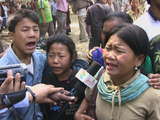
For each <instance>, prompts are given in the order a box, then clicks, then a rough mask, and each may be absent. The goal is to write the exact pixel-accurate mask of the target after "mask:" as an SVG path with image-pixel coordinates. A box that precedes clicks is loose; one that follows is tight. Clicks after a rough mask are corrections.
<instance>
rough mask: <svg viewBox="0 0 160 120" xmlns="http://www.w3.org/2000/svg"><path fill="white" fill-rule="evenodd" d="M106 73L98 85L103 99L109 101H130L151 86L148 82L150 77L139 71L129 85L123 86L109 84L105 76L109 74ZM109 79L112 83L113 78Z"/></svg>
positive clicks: (116, 102)
mask: <svg viewBox="0 0 160 120" xmlns="http://www.w3.org/2000/svg"><path fill="white" fill-rule="evenodd" d="M104 74H105V73H104ZM104 74H103V75H102V77H101V78H100V80H99V83H98V85H97V87H98V92H99V94H100V95H101V97H102V99H103V100H105V101H107V102H109V103H113V102H114V103H115V104H118V103H120V104H121V103H122V104H123V103H126V102H129V101H131V100H134V99H136V98H137V97H139V96H140V95H141V94H142V93H144V92H145V91H146V90H147V89H148V88H149V87H150V86H149V84H148V83H147V82H148V79H149V78H148V77H146V76H145V75H143V74H141V73H140V72H139V71H137V73H136V74H135V75H134V76H133V77H132V78H131V79H132V81H131V82H130V83H129V84H128V85H123V86H114V85H113V84H108V82H107V83H106V82H105V77H107V76H105V75H104ZM108 77H109V76H108ZM107 79H108V78H107ZM107 81H108V80H107ZM109 81H110V83H111V80H109Z"/></svg>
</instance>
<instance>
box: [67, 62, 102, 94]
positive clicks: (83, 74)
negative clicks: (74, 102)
mask: <svg viewBox="0 0 160 120" xmlns="http://www.w3.org/2000/svg"><path fill="white" fill-rule="evenodd" d="M101 67H102V66H101V65H100V64H99V63H97V62H96V61H93V62H92V63H91V65H90V66H89V68H88V69H87V70H84V69H83V68H81V69H80V70H79V71H78V73H77V74H76V76H75V77H76V78H75V79H76V80H77V82H76V83H75V85H74V88H72V89H71V90H70V94H69V95H70V96H75V97H76V96H79V95H80V94H81V93H82V92H84V90H85V88H86V87H87V86H88V87H90V88H93V87H94V86H95V85H96V83H97V80H96V79H95V78H94V77H93V76H95V75H96V73H97V72H98V71H99V70H100V68H101Z"/></svg>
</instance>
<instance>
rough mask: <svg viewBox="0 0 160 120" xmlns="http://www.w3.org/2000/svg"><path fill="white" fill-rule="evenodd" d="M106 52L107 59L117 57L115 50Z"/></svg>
mask: <svg viewBox="0 0 160 120" xmlns="http://www.w3.org/2000/svg"><path fill="white" fill-rule="evenodd" d="M105 53H106V54H105V57H106V58H107V59H110V60H114V59H115V58H116V54H115V53H114V51H113V50H111V51H106V52H105Z"/></svg>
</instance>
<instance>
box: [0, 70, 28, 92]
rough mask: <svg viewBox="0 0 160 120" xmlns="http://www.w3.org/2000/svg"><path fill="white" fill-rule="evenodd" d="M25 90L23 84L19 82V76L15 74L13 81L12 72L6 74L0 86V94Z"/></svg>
mask: <svg viewBox="0 0 160 120" xmlns="http://www.w3.org/2000/svg"><path fill="white" fill-rule="evenodd" d="M23 89H25V82H21V75H20V74H19V73H17V74H16V75H15V79H14V77H13V73H12V70H9V71H8V72H7V78H6V80H5V81H4V82H3V83H2V85H1V86H0V94H6V93H13V92H17V91H20V90H23Z"/></svg>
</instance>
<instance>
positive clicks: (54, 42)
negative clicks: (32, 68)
mask: <svg viewBox="0 0 160 120" xmlns="http://www.w3.org/2000/svg"><path fill="white" fill-rule="evenodd" d="M47 60H48V66H49V67H47V68H46V70H44V75H43V83H46V84H52V85H54V86H56V87H63V88H64V89H65V90H68V91H70V90H71V89H72V88H74V85H75V83H76V82H77V81H76V79H75V74H76V73H77V69H79V68H80V67H83V68H87V67H88V63H87V62H85V61H83V60H78V62H77V52H76V47H75V44H74V42H73V41H72V40H71V39H70V38H69V37H68V36H67V35H65V34H61V35H60V34H57V35H55V36H53V37H50V38H49V41H48V43H47ZM73 64H74V65H73ZM83 98H84V91H83V92H82V93H81V94H79V96H78V98H77V100H76V101H75V102H74V103H73V104H69V105H68V107H66V108H63V107H64V106H65V105H66V104H65V105H64V104H57V105H51V104H45V105H42V110H43V111H44V115H45V118H46V119H47V120H53V119H54V120H73V116H74V113H75V111H76V110H77V109H78V107H79V105H80V104H81V101H82V99H83Z"/></svg>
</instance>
